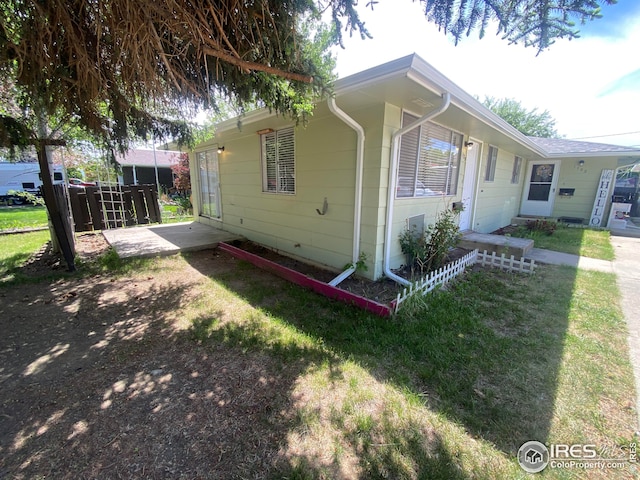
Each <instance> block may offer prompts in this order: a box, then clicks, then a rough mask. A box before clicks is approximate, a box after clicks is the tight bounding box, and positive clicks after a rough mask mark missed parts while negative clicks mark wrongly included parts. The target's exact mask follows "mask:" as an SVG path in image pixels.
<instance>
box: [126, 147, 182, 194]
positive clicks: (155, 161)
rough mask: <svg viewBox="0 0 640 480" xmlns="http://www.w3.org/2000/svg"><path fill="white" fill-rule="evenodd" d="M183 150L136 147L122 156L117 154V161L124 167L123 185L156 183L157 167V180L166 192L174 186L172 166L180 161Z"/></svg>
mask: <svg viewBox="0 0 640 480" xmlns="http://www.w3.org/2000/svg"><path fill="white" fill-rule="evenodd" d="M180 153H181V152H176V151H171V150H155V151H154V150H146V149H141V148H136V149H132V150H129V151H128V152H127V154H126V155H125V156H124V157H122V156H120V155H118V156H116V161H117V162H118V163H119V164H120V166H121V167H122V177H121V179H120V183H121V184H122V185H155V184H156V168H157V172H158V177H157V180H158V182H157V183H159V184H160V186H161V188H162V189H163V190H164V191H165V192H166V191H168V190H170V189H172V188H173V173H172V172H171V166H172V165H175V164H176V163H178V156H179V155H180Z"/></svg>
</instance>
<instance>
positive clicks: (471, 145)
mask: <svg viewBox="0 0 640 480" xmlns="http://www.w3.org/2000/svg"><path fill="white" fill-rule="evenodd" d="M464 146H465V147H467V149H468V150H471V149H472V148H473V142H464Z"/></svg>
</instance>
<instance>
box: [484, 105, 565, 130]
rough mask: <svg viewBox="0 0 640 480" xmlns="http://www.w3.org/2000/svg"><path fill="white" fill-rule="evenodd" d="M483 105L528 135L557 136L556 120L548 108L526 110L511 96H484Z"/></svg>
mask: <svg viewBox="0 0 640 480" xmlns="http://www.w3.org/2000/svg"><path fill="white" fill-rule="evenodd" d="M482 103H483V104H484V106H485V107H487V108H489V109H490V110H491V111H492V112H493V113H495V114H496V115H498V116H500V117H501V118H502V119H503V120H504V121H506V122H507V123H508V124H510V125H511V126H513V127H515V128H516V129H518V130H519V131H520V132H522V133H524V134H525V135H528V136H530V137H546V138H557V137H558V136H559V135H558V132H557V130H556V128H555V125H556V121H555V119H554V118H553V117H552V116H551V114H550V113H549V111H548V110H545V111H543V112H539V111H538V109H537V108H533V109H531V110H527V109H526V108H525V107H523V106H522V103H520V102H519V101H517V100H514V99H513V98H495V97H487V96H485V98H484V100H483V101H482Z"/></svg>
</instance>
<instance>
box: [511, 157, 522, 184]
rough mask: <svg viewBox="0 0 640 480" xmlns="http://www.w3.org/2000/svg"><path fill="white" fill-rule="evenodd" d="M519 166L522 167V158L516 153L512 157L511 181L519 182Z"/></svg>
mask: <svg viewBox="0 0 640 480" xmlns="http://www.w3.org/2000/svg"><path fill="white" fill-rule="evenodd" d="M521 168H522V158H521V157H518V156H517V155H516V156H515V157H514V158H513V171H512V172H511V183H520V169H521Z"/></svg>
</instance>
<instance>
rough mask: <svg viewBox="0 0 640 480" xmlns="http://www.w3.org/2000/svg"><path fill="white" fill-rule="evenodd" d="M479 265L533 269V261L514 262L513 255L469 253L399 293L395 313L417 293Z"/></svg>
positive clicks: (522, 270) (444, 282)
mask: <svg viewBox="0 0 640 480" xmlns="http://www.w3.org/2000/svg"><path fill="white" fill-rule="evenodd" d="M476 263H480V264H481V265H482V266H483V267H484V266H490V267H497V268H502V269H504V270H507V271H511V272H513V271H515V272H519V273H533V271H534V269H535V261H534V260H533V259H531V260H527V259H525V258H524V257H521V258H520V260H516V259H515V258H514V256H513V255H511V257H509V258H507V256H506V255H505V254H504V253H503V254H502V255H500V256H498V255H496V252H492V253H487V251H486V250H485V251H484V252H482V253H480V252H478V249H475V250H473V251H472V252H469V253H468V254H466V255H465V256H464V257H462V258H459V259H458V260H456V261H455V262H451V263H449V264H447V265H445V266H444V267H442V268H439V269H438V270H434V271H433V272H430V273H429V274H428V275H427V276H425V277H423V278H421V279H420V280H418V281H416V282H414V283H412V284H411V285H409V287H408V288H405V289H403V291H402V293H399V294H398V296H397V297H396V301H395V312H397V311H398V308H400V304H401V303H402V302H404V301H405V300H406V299H407V298H409V297H410V296H412V295H415V294H417V293H421V294H422V295H426V294H427V293H429V292H430V291H432V290H434V289H435V288H437V287H439V286H441V285H445V284H446V283H448V282H449V281H450V280H452V279H454V278H456V277H457V276H458V275H461V274H462V273H464V272H465V270H466V269H467V267H468V266H470V265H475V264H476Z"/></svg>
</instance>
